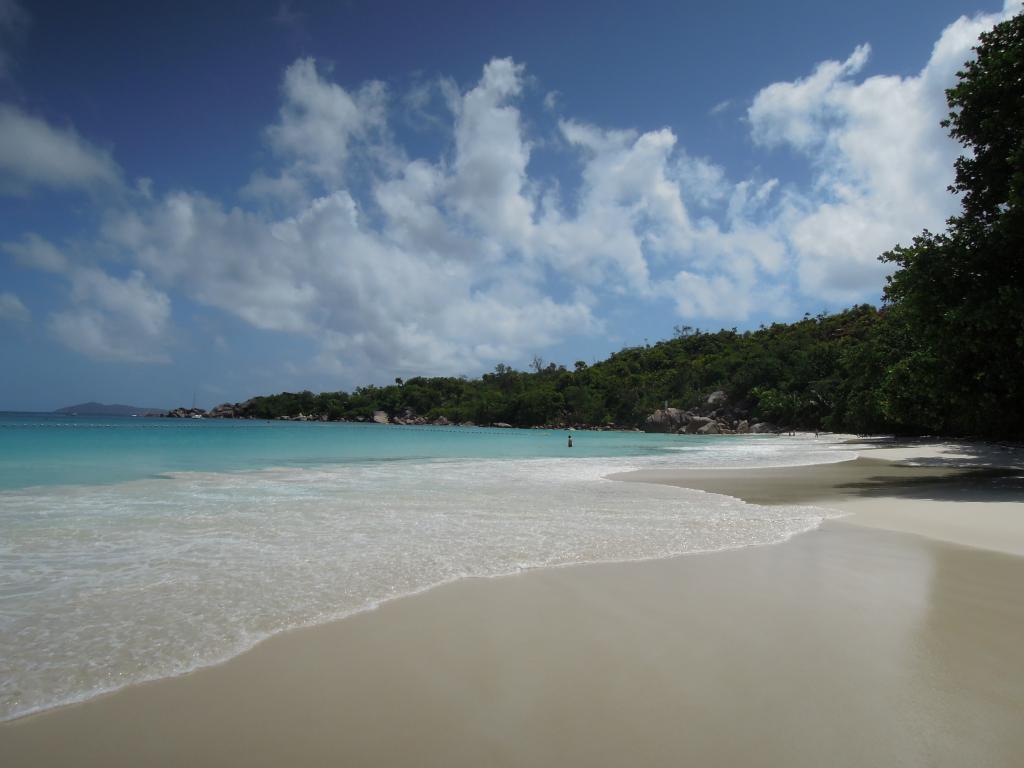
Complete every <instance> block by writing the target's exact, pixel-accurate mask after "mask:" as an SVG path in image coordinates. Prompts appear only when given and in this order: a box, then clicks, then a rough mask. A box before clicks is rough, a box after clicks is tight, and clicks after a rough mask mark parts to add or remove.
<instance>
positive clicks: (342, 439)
mask: <svg viewBox="0 0 1024 768" xmlns="http://www.w3.org/2000/svg"><path fill="white" fill-rule="evenodd" d="M573 437H574V443H575V445H574V447H573V448H572V449H571V450H570V449H568V448H567V447H566V433H565V432H561V431H558V432H553V431H544V430H504V429H501V430H499V429H478V428H461V427H455V428H438V427H389V426H382V425H362V424H320V423H294V422H255V421H219V420H211V421H205V420H202V421H200V420H187V421H185V420H171V419H145V418H141V419H132V418H110V419H88V418H78V417H66V416H57V415H54V414H3V415H0V720H2V719H9V718H13V717H17V716H19V715H23V714H27V713H30V712H35V711H39V710H43V709H47V708H49V707H53V706H57V705H60V704H65V703H70V702H75V701H81V700H84V699H87V698H90V697H92V696H95V695H97V694H99V693H102V692H105V691H111V690H115V689H117V688H121V687H123V686H126V685H131V684H133V683H137V682H141V681H144V680H151V679H155V678H160V677H167V676H171V675H177V674H182V673H185V672H188V671H190V670H193V669H196V668H197V667H202V666H205V665H209V664H215V663H218V662H220V661H223V660H225V659H228V658H230V657H232V656H234V655H237V654H238V653H241V652H243V651H245V650H246V649H248V648H251V647H252V646H253V645H254V644H255V643H257V642H259V641H260V640H261V639H263V638H265V637H268V636H270V635H273V634H275V633H278V632H282V631H285V630H287V629H290V628H293V627H300V626H309V625H313V624H318V623H322V622H325V621H330V620H334V619H339V618H343V617H345V616H349V615H351V614H353V613H357V612H359V611H365V610H369V609H372V608H373V607H375V606H376V605H379V604H380V603H381V602H382V601H385V600H390V599H392V598H395V597H400V596H403V595H410V594H414V593H416V592H420V591H422V590H425V589H429V588H430V587H433V586H435V585H438V584H443V583H446V582H450V581H453V580H455V579H460V578H466V577H478V578H479V577H494V576H501V575H504V574H509V573H515V572H517V571H520V570H522V569H526V568H537V567H545V566H561V565H569V564H574V563H590V562H609V561H621V560H641V559H648V558H655V557H668V556H673V555H681V554H687V553H692V552H708V551H716V550H721V549H730V548H736V547H747V546H757V545H763V544H770V543H772V542H778V541H783V540H785V539H786V538H788V537H790V536H793V535H794V534H797V533H800V532H801V531H806V530H809V529H811V528H813V527H815V526H817V525H818V524H819V523H820V522H821V521H822V520H823V519H824V518H825V517H827V516H829V515H830V514H831V513H830V512H829V511H827V510H822V509H816V508H813V507H802V506H785V507H783V506H773V507H759V506H756V505H751V504H745V503H744V502H742V501H740V500H738V499H733V498H730V497H727V496H716V495H714V494H707V493H701V492H699V491H692V490H688V489H685V488H676V487H672V486H659V485H648V484H639V483H620V482H615V481H611V480H608V479H607V476H608V475H609V474H612V473H615V472H622V471H627V470H631V469H642V468H670V467H733V468H738V469H742V468H744V467H754V466H777V465H785V464H790V465H794V464H812V463H821V462H830V461H838V460H842V459H844V458H850V457H851V454H849V453H848V452H847V451H846V450H844V449H843V447H842V446H840V445H837V444H834V443H833V442H831V441H829V440H827V439H824V438H823V439H811V438H807V437H797V438H783V437H774V436H770V437H766V436H758V437H754V436H746V437H682V436H672V435H644V434H639V433H610V432H607V433H605V432H576V433H574V435H573Z"/></svg>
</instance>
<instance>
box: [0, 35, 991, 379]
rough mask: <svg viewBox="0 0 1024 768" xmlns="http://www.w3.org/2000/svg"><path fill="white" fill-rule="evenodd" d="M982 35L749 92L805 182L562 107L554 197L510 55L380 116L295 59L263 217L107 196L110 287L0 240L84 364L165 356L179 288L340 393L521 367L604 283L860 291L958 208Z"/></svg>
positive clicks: (769, 292)
mask: <svg viewBox="0 0 1024 768" xmlns="http://www.w3.org/2000/svg"><path fill="white" fill-rule="evenodd" d="M991 23H994V17H979V18H976V19H961V20H960V21H958V22H956V23H955V24H953V25H951V26H950V27H949V28H948V29H947V30H946V31H945V32H944V33H943V37H942V38H941V39H940V40H939V41H938V43H937V44H936V46H935V51H934V52H933V54H932V57H931V59H930V61H929V62H928V64H927V65H926V66H925V68H924V69H923V70H922V71H921V73H919V74H918V75H916V76H913V77H906V78H900V77H887V76H874V77H869V78H866V79H863V80H860V81H858V80H857V77H858V76H859V73H860V72H862V71H863V67H864V66H865V64H866V61H867V57H868V54H869V49H868V47H867V46H861V47H858V48H857V49H856V50H855V51H854V52H853V54H852V55H850V56H849V57H848V58H847V59H846V60H844V61H834V62H825V63H823V64H820V65H818V66H817V67H816V68H815V69H814V71H813V72H812V73H811V74H810V75H809V76H808V77H806V78H802V79H799V80H796V81H793V82H791V83H775V84H772V85H770V86H768V87H767V88H765V89H764V90H763V91H761V93H759V94H758V96H757V98H756V99H755V100H754V103H753V104H752V105H751V107H750V110H749V112H748V117H749V120H750V129H751V135H752V137H753V139H754V141H755V145H756V146H757V147H758V148H761V149H765V150H775V149H776V148H780V147H787V148H789V149H790V150H791V151H792V153H793V156H794V157H795V158H797V160H798V161H799V160H800V159H801V158H802V159H803V161H804V162H806V163H807V164H808V166H809V167H810V169H811V171H812V175H813V182H812V183H811V184H809V185H807V186H805V187H800V186H797V185H794V184H783V183H780V182H779V180H777V179H774V178H764V177H761V176H760V175H759V174H757V173H754V174H753V175H752V177H751V178H741V179H740V180H736V179H730V178H729V176H728V175H727V173H726V172H725V170H724V168H723V167H722V166H721V165H719V164H717V163H715V162H714V161H713V160H711V159H708V158H701V157H695V156H693V155H691V154H690V153H688V152H687V151H686V149H685V148H684V147H682V146H681V145H680V141H679V137H678V136H677V135H676V133H675V132H674V131H673V130H671V129H669V128H660V129H655V130H647V131H638V130H609V129H607V128H605V127H600V126H594V125H590V124H587V123H584V122H581V121H577V120H573V119H570V118H565V119H562V120H560V121H559V123H558V132H559V138H558V140H557V141H555V142H553V143H554V144H556V145H557V146H558V147H559V149H560V150H561V151H564V152H567V153H569V154H570V155H572V157H573V159H574V160H576V161H578V163H579V168H580V173H579V178H578V180H569V183H566V184H565V188H566V189H568V190H569V192H568V193H566V192H564V191H563V188H562V185H561V183H560V182H559V181H556V180H554V179H551V178H546V177H544V176H543V175H540V174H538V173H536V172H535V170H534V169H533V168H532V167H531V155H532V153H533V152H534V151H535V148H536V147H537V146H539V144H540V143H541V139H535V138H533V137H532V136H531V133H530V131H529V130H528V127H527V126H528V125H530V123H529V121H528V120H525V119H524V116H523V115H522V113H521V111H520V109H521V104H522V102H523V100H524V99H523V92H524V90H525V88H526V83H527V78H526V76H525V70H524V67H523V65H522V64H519V63H517V62H514V61H512V60H510V59H494V60H492V61H490V62H488V63H487V64H486V65H485V66H484V67H483V71H482V73H481V77H480V79H479V80H478V81H477V82H476V83H474V84H472V85H470V86H469V87H466V88H459V87H458V86H457V85H456V84H455V83H454V82H452V81H450V80H444V79H439V80H435V81H432V82H431V83H430V84H429V85H428V86H423V87H420V86H417V87H416V88H414V90H413V92H411V93H410V95H409V96H407V97H405V98H404V99H403V100H401V101H399V102H398V103H397V104H395V105H392V104H390V102H389V99H388V96H387V91H386V89H385V88H384V86H382V85H381V84H380V83H377V82H370V83H367V84H365V85H362V86H354V87H351V88H345V87H342V86H341V85H339V84H337V83H334V82H332V81H331V79H330V76H329V73H328V72H326V70H324V69H323V68H319V69H318V67H317V65H316V63H315V62H314V61H313V60H311V59H300V60H298V61H296V62H295V63H294V64H292V65H291V66H290V67H288V69H287V70H286V72H285V76H284V85H283V88H282V107H281V110H280V117H279V119H278V120H277V122H276V123H275V124H274V125H273V126H271V127H270V128H268V129H267V132H266V138H267V141H268V143H269V145H270V146H271V147H272V149H273V150H274V158H275V164H274V165H273V166H272V167H267V168H261V169H258V170H256V171H255V172H254V173H253V174H252V176H251V180H250V182H249V184H248V185H247V186H246V187H245V188H244V190H243V193H244V194H243V199H245V200H247V201H249V202H250V206H251V204H252V201H255V202H256V203H257V205H256V210H252V209H251V207H230V206H228V205H226V204H225V203H223V202H221V201H218V200H215V199H213V198H211V197H209V196H206V195H204V194H202V193H200V192H195V191H185V190H170V191H166V192H162V193H161V192H159V191H158V190H156V189H147V190H146V192H147V193H146V194H138V195H132V196H130V197H127V198H125V201H124V202H123V205H122V207H120V208H118V209H116V210H112V211H109V212H108V215H107V216H106V218H105V221H104V225H103V228H102V237H101V241H100V242H99V243H96V244H95V246H96V247H95V248H94V249H93V251H92V254H91V255H92V256H93V257H96V256H98V255H103V256H105V257H108V258H109V257H113V258H116V259H119V260H120V261H121V263H122V265H123V264H127V265H129V267H130V268H131V269H133V270H135V271H134V272H132V273H131V274H130V275H129V276H128V277H125V278H118V277H113V276H111V275H109V274H106V273H105V272H102V271H100V270H99V269H98V268H97V267H77V266H74V265H71V264H69V263H68V261H67V259H66V258H64V257H63V255H62V254H60V252H59V251H58V250H57V249H56V248H54V247H53V246H52V245H50V244H49V243H46V241H43V240H41V239H40V238H35V237H34V236H32V235H29V236H26V237H25V238H24V239H23V240H21V241H18V242H15V243H7V244H5V246H4V248H5V250H6V251H7V252H9V253H10V254H12V255H13V256H14V257H15V258H16V259H17V260H18V261H19V262H21V263H23V264H27V265H30V266H34V267H36V268H39V269H43V270H49V271H52V272H55V273H59V274H63V275H65V277H66V278H67V279H68V280H69V281H70V284H71V287H72V290H71V304H70V306H69V307H68V309H67V310H65V311H64V312H61V313H58V314H57V315H56V316H55V317H53V318H52V319H51V327H52V328H53V330H54V332H55V333H57V334H58V335H59V336H60V337H61V338H62V339H64V340H65V341H66V343H69V344H70V345H73V346H75V348H76V349H80V350H82V351H84V352H85V353H86V354H92V355H93V356H103V355H106V357H108V358H112V359H122V360H147V359H148V360H160V359H166V353H165V352H164V351H163V350H164V349H165V347H166V337H167V334H168V331H169V324H170V315H171V312H170V300H169V296H171V295H181V296H186V297H188V298H189V299H190V300H192V301H193V302H196V303H198V304H200V305H204V306H207V307H213V308H216V309H218V310H221V311H223V312H225V313H229V314H231V315H233V316H235V317H237V318H239V319H241V320H242V321H244V322H245V323H247V324H249V325H251V326H253V327H255V328H258V329H262V330H266V331H273V332H278V333H286V334H294V335H297V336H302V337H305V338H307V339H311V340H314V342H315V343H316V344H317V346H318V352H317V355H316V357H315V359H313V360H311V361H307V362H306V363H305V367H303V364H301V363H300V364H299V365H297V367H296V370H297V371H302V370H310V367H315V368H316V369H318V370H320V371H326V372H330V373H331V374H332V375H338V376H343V377H344V379H345V380H346V381H348V382H351V383H358V382H365V381H367V380H381V379H387V378H390V377H392V376H394V375H403V376H404V375H408V374H409V373H453V372H473V371H477V370H480V369H481V368H484V367H490V366H492V365H493V364H494V363H495V362H499V361H503V362H509V361H511V362H515V361H517V360H521V359H523V358H524V356H525V355H527V354H531V353H534V352H537V351H542V350H543V349H544V347H546V346H550V345H553V344H556V343H559V342H561V341H563V340H565V339H567V338H570V337H572V336H575V335H581V334H594V333H598V332H601V331H602V330H603V324H602V322H601V320H600V316H599V310H600V308H601V307H603V306H607V305H608V304H613V303H615V302H618V301H621V300H622V298H623V297H627V298H629V299H635V298H640V299H643V300H646V301H650V302H655V303H660V304H661V305H662V306H666V307H672V308H675V310H676V311H677V313H678V314H679V315H680V316H681V317H682V318H684V319H685V320H687V321H690V322H700V321H702V320H704V321H713V322H722V323H727V322H730V321H732V322H735V321H742V320H745V319H747V318H749V317H751V316H752V315H755V314H757V313H771V314H773V315H776V316H778V315H780V314H785V313H789V312H791V311H793V310H794V309H795V307H796V306H797V305H798V304H800V303H804V304H806V302H807V299H808V297H812V298H813V299H814V300H815V301H818V300H825V301H833V300H835V301H839V300H847V299H850V300H863V299H869V298H872V294H877V292H878V291H879V290H880V287H881V277H882V274H881V267H880V266H879V265H877V264H876V262H875V257H876V256H877V254H878V253H880V252H881V251H882V250H884V249H886V248H888V247H891V245H893V244H894V243H895V242H897V241H898V240H900V239H907V238H909V237H910V236H912V235H913V234H915V233H916V232H917V231H918V230H919V229H920V228H922V227H923V226H933V227H934V226H935V225H936V224H939V225H941V222H942V220H943V218H944V216H945V215H947V213H948V212H949V211H950V210H951V207H952V206H954V205H955V201H954V200H952V199H951V198H950V197H949V196H948V195H947V193H946V192H945V186H946V184H947V183H948V180H949V178H950V177H951V173H952V171H951V163H952V158H953V157H954V156H955V153H956V148H955V146H954V145H953V144H952V142H951V141H950V140H949V139H948V137H946V136H945V135H944V133H943V131H942V129H941V128H940V127H939V126H938V121H939V120H940V119H941V117H942V116H943V114H944V101H943V93H942V90H943V88H945V87H948V85H950V84H951V81H952V77H953V74H952V73H953V72H954V71H955V68H956V67H957V66H959V64H960V63H961V62H962V61H963V60H964V59H965V58H966V56H967V55H968V53H969V48H970V45H971V44H972V43H973V42H974V41H975V40H976V37H977V33H978V31H980V30H981V29H983V28H984V26H985V25H986V24H989V25H990V24H991ZM953 62H956V64H953ZM437 93H440V94H441V96H442V98H443V100H444V102H445V103H446V104H447V105H448V107H449V108H450V114H449V115H447V117H446V119H447V120H448V121H449V122H448V124H447V125H445V126H444V128H445V130H444V131H440V132H438V135H440V136H449V137H450V144H449V145H447V146H446V147H444V148H443V149H442V151H440V152H439V153H438V154H437V156H435V157H422V156H420V157H413V158H410V157H408V156H407V155H406V153H405V152H404V150H403V149H402V148H401V147H399V146H396V145H394V144H393V139H392V137H391V135H390V132H389V118H393V117H394V116H395V114H397V115H398V116H399V117H400V118H403V119H405V118H407V117H408V114H409V112H410V111H412V112H416V111H417V110H419V111H424V110H426V109H427V108H428V107H429V106H430V105H431V104H432V102H433V99H434V98H435V95H436V94H437ZM548 138H549V137H546V138H545V139H544V141H547V139H548ZM356 170H358V171H359V173H358V174H356V173H355V171H356ZM563 181H564V180H563ZM574 181H578V183H573V182H574ZM282 203H283V205H282ZM80 247H81V246H80ZM81 248H82V250H84V251H88V250H89V249H88V248H86V247H81ZM77 252H78V248H76V253H77ZM87 255H88V254H87ZM122 268H123V266H122Z"/></svg>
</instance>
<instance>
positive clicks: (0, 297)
mask: <svg viewBox="0 0 1024 768" xmlns="http://www.w3.org/2000/svg"><path fill="white" fill-rule="evenodd" d="M31 317H32V313H31V312H29V310H28V307H26V306H25V305H24V304H23V303H22V302H21V299H19V298H18V297H17V296H15V295H14V294H13V293H11V292H10V291H3V292H2V293H0V321H8V320H9V321H14V322H18V323H27V322H28V321H29V320H30V319H31Z"/></svg>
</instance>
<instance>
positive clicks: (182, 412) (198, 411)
mask: <svg viewBox="0 0 1024 768" xmlns="http://www.w3.org/2000/svg"><path fill="white" fill-rule="evenodd" d="M205 416H206V411H204V410H203V409H202V408H175V409H174V410H173V411H168V412H167V413H165V414H164V417H165V418H168V419H201V418H204V417H205Z"/></svg>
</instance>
